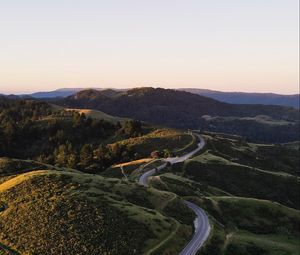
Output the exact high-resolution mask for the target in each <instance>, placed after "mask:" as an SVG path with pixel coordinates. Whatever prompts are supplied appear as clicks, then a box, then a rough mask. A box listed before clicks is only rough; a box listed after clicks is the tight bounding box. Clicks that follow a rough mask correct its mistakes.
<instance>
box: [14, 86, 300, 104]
mask: <svg viewBox="0 0 300 255" xmlns="http://www.w3.org/2000/svg"><path fill="white" fill-rule="evenodd" d="M87 89H88V88H61V89H57V90H53V91H45V92H36V93H32V94H28V95H21V97H24V96H27V97H33V98H56V97H68V96H71V95H73V94H76V93H77V92H79V91H83V90H87ZM93 90H99V91H105V94H106V95H107V96H115V95H116V94H118V93H124V92H126V89H103V88H94V89H93ZM179 90H180V91H186V92H190V93H193V94H197V95H202V96H205V97H210V98H213V99H216V100H218V101H221V102H225V103H231V104H264V105H282V106H290V107H294V108H299V94H295V95H281V94H274V93H246V92H222V91H215V90H209V89H196V88H182V89H179ZM10 96H11V97H12V96H14V95H10Z"/></svg>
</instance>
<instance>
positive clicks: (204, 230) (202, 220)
mask: <svg viewBox="0 0 300 255" xmlns="http://www.w3.org/2000/svg"><path fill="white" fill-rule="evenodd" d="M197 136H198V138H199V140H200V141H199V143H198V146H197V148H196V149H195V150H193V151H191V152H189V153H187V154H185V155H183V156H181V157H173V158H167V159H165V161H166V163H163V164H162V165H160V166H159V167H157V170H158V171H160V170H162V169H163V168H165V167H166V165H167V163H168V162H170V163H171V164H174V163H179V162H183V161H185V160H187V159H188V158H190V157H192V156H193V155H194V154H195V153H197V152H198V151H199V150H201V149H202V148H203V147H204V145H205V141H204V139H203V138H202V137H201V136H200V135H197ZM157 170H156V169H151V170H149V171H147V172H146V173H144V174H143V175H142V176H141V177H140V179H139V183H141V184H143V185H145V186H147V185H148V177H150V176H151V175H154V174H155V173H156V171H157ZM184 202H185V204H186V205H187V206H188V207H189V208H190V209H191V210H193V211H194V213H195V214H196V218H195V220H194V225H195V232H194V235H193V238H192V240H191V241H190V242H189V243H188V244H187V245H186V246H185V248H184V249H183V250H182V251H181V253H180V255H195V254H196V253H197V251H198V250H199V249H200V248H201V246H202V245H203V244H204V242H205V241H206V239H207V238H208V236H209V232H210V225H209V220H208V217H207V215H206V213H205V212H204V211H203V210H202V209H201V208H200V207H199V206H197V205H195V204H193V203H191V202H188V201H184Z"/></svg>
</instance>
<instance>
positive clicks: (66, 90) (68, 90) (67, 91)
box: [29, 88, 84, 98]
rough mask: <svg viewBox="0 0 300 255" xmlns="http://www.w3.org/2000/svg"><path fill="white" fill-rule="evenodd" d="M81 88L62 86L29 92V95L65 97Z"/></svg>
mask: <svg viewBox="0 0 300 255" xmlns="http://www.w3.org/2000/svg"><path fill="white" fill-rule="evenodd" d="M81 90H84V88H62V89H56V90H53V91H45V92H36V93H32V94H30V95H29V96H31V97H34V98H53V97H67V96H70V95H73V94H75V93H76V92H78V91H81Z"/></svg>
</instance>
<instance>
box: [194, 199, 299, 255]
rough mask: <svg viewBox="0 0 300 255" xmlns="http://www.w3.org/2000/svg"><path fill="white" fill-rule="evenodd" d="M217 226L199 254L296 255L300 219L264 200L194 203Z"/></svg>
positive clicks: (204, 200)
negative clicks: (202, 209) (209, 216)
mask: <svg viewBox="0 0 300 255" xmlns="http://www.w3.org/2000/svg"><path fill="white" fill-rule="evenodd" d="M194 202H195V203H198V204H199V205H201V207H203V208H204V209H205V210H207V211H208V213H209V214H210V215H211V217H213V219H214V220H215V222H216V225H215V226H214V230H213V236H212V238H211V240H210V242H209V243H208V244H207V246H206V247H205V249H204V250H203V251H202V253H201V254H219V255H221V254H222V255H236V254H238V255H245V254H246V255H263V254H265V255H269V254H270V255H271V254H272V255H274V254H275V255H280V254H286V255H297V254H299V250H300V244H299V242H298V241H297V240H298V238H299V235H300V232H299V227H300V215H299V211H298V210H294V209H291V208H288V207H285V206H282V205H280V204H277V203H272V202H270V201H267V200H258V199H251V198H236V197H210V198H203V199H194Z"/></svg>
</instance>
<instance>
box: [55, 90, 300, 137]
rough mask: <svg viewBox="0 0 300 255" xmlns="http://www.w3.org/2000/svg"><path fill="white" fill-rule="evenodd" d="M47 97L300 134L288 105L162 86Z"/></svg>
mask: <svg viewBox="0 0 300 255" xmlns="http://www.w3.org/2000/svg"><path fill="white" fill-rule="evenodd" d="M49 101H51V102H52V103H56V104H58V105H61V106H64V107H68V108H86V109H96V110H100V111H103V112H105V113H108V114H111V115H116V116H120V117H129V118H134V119H138V120H142V121H146V122H150V123H155V124H161V125H165V126H170V127H176V128H182V129H187V128H191V129H198V128H202V129H205V130H210V131H216V132H226V133H232V134H238V135H242V136H245V137H247V138H249V139H250V140H252V141H269V142H287V141H294V140H298V139H299V132H298V130H299V129H298V128H299V110H297V109H295V108H292V107H286V106H275V105H250V104H241V105H237V104H229V103H224V102H220V101H217V100H215V99H211V98H208V97H204V96H200V95H196V94H193V93H189V92H185V91H179V90H171V89H161V88H157V89H154V88H135V89H131V90H127V91H116V90H112V89H109V90H102V91H99V90H84V91H80V92H77V93H76V94H74V95H71V96H68V97H66V98H60V99H59V98H57V99H51V100H49Z"/></svg>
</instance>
